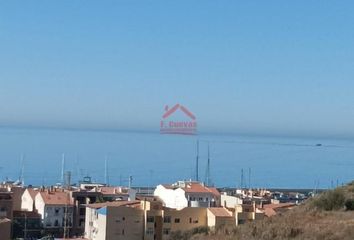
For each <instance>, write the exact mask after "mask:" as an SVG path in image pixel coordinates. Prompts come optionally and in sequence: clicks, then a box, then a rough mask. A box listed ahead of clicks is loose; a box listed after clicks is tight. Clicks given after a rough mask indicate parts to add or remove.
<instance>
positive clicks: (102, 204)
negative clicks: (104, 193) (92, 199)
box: [86, 201, 140, 209]
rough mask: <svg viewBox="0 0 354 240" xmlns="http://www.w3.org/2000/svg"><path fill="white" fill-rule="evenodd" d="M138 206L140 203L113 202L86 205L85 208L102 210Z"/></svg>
mask: <svg viewBox="0 0 354 240" xmlns="http://www.w3.org/2000/svg"><path fill="white" fill-rule="evenodd" d="M134 205H139V206H140V201H115V202H104V203H93V204H87V205H86V206H87V207H89V208H95V209H98V208H103V207H121V206H134Z"/></svg>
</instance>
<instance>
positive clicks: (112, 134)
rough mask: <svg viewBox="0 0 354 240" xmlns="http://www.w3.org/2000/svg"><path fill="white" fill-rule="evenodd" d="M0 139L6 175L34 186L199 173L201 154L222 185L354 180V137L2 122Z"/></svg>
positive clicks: (145, 181) (311, 185)
mask: <svg viewBox="0 0 354 240" xmlns="http://www.w3.org/2000/svg"><path fill="white" fill-rule="evenodd" d="M197 142H199V153H198V151H197ZM0 146H1V147H0V178H1V180H12V181H16V180H19V179H22V180H23V181H24V183H25V185H33V186H39V185H54V184H59V183H61V181H62V177H63V174H62V173H63V171H64V172H65V173H66V176H69V175H70V181H71V183H72V184H75V183H78V182H79V181H81V180H82V179H83V178H85V177H90V178H91V179H92V181H95V182H99V183H107V184H110V185H123V186H125V185H128V184H129V179H131V184H132V186H136V187H138V186H145V187H154V186H156V185H158V184H162V183H174V182H176V181H178V180H194V179H196V173H197V171H196V158H197V156H198V159H199V168H198V176H199V180H200V181H209V183H210V184H213V185H215V186H217V187H240V186H243V187H253V188H307V189H315V188H322V189H327V188H333V187H335V186H338V185H342V184H345V183H348V182H350V181H352V180H353V179H354V139H326V138H301V137H269V136H266V137H265V136H245V135H238V134H199V135H194V136H189V135H167V134H160V133H159V132H134V131H95V130H64V129H37V128H0ZM208 148H209V154H208ZM63 159H65V161H64V163H65V164H64V167H63ZM208 160H209V171H208V170H207V169H208V167H207V166H208V164H207V163H208ZM69 172H70V173H69ZM208 176H209V177H208Z"/></svg>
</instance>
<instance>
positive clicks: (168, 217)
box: [163, 216, 171, 223]
mask: <svg viewBox="0 0 354 240" xmlns="http://www.w3.org/2000/svg"><path fill="white" fill-rule="evenodd" d="M163 222H164V223H171V216H164V217H163Z"/></svg>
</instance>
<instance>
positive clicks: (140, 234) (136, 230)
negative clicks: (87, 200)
mask: <svg viewBox="0 0 354 240" xmlns="http://www.w3.org/2000/svg"><path fill="white" fill-rule="evenodd" d="M252 207H253V205H252V206H251V208H250V210H251V209H253V208H252ZM242 210H243V208H242V205H240V207H239V209H235V208H233V209H228V208H222V207H218V208H214V207H213V208H203V207H186V208H183V209H172V208H167V207H163V206H162V203H161V202H159V201H118V202H106V203H97V204H89V205H87V208H86V221H85V222H86V224H85V237H86V238H87V239H90V240H123V239H127V240H135V239H136V240H141V239H144V240H167V239H170V238H171V236H172V235H173V234H174V233H176V232H185V231H189V230H193V229H195V228H203V227H205V228H210V229H217V228H233V227H235V226H236V225H237V224H238V222H239V219H241V220H242V219H245V221H246V220H247V221H251V220H254V219H256V217H257V215H256V214H255V213H252V212H247V214H244V215H242V214H243V213H242Z"/></svg>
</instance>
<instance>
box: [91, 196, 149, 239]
mask: <svg viewBox="0 0 354 240" xmlns="http://www.w3.org/2000/svg"><path fill="white" fill-rule="evenodd" d="M143 227H144V212H143V211H142V210H141V203H140V201H119V202H106V203H97V204H90V205H88V206H87V208H86V220H85V237H86V238H88V239H90V240H108V239H112V240H113V239H117V240H119V239H127V240H134V239H139V240H141V239H143V234H144V229H143Z"/></svg>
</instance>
